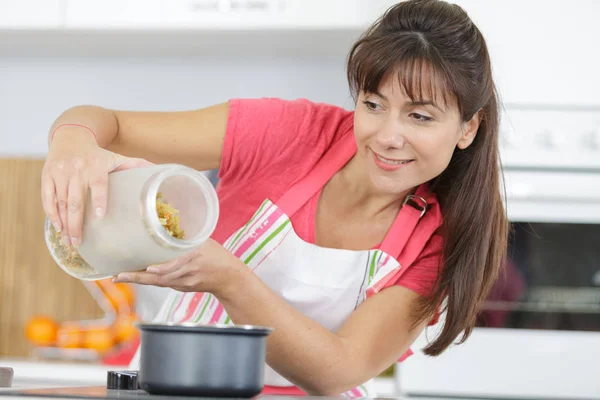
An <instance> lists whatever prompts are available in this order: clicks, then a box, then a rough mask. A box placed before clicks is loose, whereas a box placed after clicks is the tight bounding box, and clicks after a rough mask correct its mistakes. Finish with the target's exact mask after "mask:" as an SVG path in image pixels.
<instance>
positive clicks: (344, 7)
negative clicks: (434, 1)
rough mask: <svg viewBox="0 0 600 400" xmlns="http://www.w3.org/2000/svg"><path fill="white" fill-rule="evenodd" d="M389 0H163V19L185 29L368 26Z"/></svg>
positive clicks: (169, 24)
mask: <svg viewBox="0 0 600 400" xmlns="http://www.w3.org/2000/svg"><path fill="white" fill-rule="evenodd" d="M387 2H389V0H376V1H374V2H371V1H367V0H356V1H349V0H326V1H325V0H162V4H163V11H164V15H165V23H166V25H167V26H168V27H172V28H178V27H181V28H188V29H211V28H214V29H234V30H235V29H260V28H264V29H270V28H281V29H332V28H351V29H354V28H357V27H364V26H367V25H368V24H370V23H371V22H372V20H374V18H376V14H378V12H377V11H378V10H380V9H382V6H381V4H384V3H387Z"/></svg>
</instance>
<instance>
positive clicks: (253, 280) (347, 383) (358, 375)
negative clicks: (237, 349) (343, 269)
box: [217, 271, 368, 395]
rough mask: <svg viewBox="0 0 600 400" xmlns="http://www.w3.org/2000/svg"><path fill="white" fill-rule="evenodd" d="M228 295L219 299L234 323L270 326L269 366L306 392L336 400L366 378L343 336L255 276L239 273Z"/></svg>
mask: <svg viewBox="0 0 600 400" xmlns="http://www.w3.org/2000/svg"><path fill="white" fill-rule="evenodd" d="M239 274H240V275H241V277H239V279H236V281H237V282H239V283H238V284H237V285H236V287H237V288H235V289H234V288H232V290H231V291H230V293H231V294H230V295H222V296H219V295H217V297H218V298H219V301H220V302H221V303H222V304H223V307H224V308H225V310H226V311H227V313H228V315H229V317H230V318H231V320H232V321H233V322H234V323H235V324H249V325H261V326H268V327H274V328H275V329H274V331H273V332H272V333H271V335H270V336H269V338H268V340H267V363H268V364H269V365H270V366H271V367H272V368H273V369H275V370H276V371H277V372H278V373H279V374H281V375H282V376H284V377H285V378H286V379H288V380H289V381H290V382H292V383H294V384H295V385H297V386H298V387H300V388H301V389H303V390H304V391H306V392H308V393H310V394H317V395H339V394H340V393H343V392H345V391H346V390H349V389H351V388H352V387H355V386H357V385H360V384H361V383H363V381H364V380H366V379H368V378H367V377H365V376H364V375H365V372H364V371H362V368H361V366H360V363H358V364H357V363H352V362H351V360H353V359H354V357H352V354H351V350H350V348H349V346H347V345H346V343H345V342H344V341H343V339H342V338H341V337H339V336H338V335H336V334H335V333H333V332H331V331H329V330H327V329H326V328H324V327H323V326H322V325H320V324H319V323H317V322H315V321H314V320H312V319H310V318H308V317H307V316H305V315H303V314H301V313H300V312H298V311H297V310H295V309H294V308H292V307H291V306H290V305H289V304H287V303H286V302H285V301H284V300H283V299H282V298H281V297H279V296H278V295H276V294H275V293H274V292H272V291H271V290H270V289H269V288H268V287H267V286H266V285H265V284H264V283H263V282H262V281H261V280H260V279H259V278H258V277H257V276H256V275H255V274H253V273H252V272H250V271H247V273H246V272H245V271H239Z"/></svg>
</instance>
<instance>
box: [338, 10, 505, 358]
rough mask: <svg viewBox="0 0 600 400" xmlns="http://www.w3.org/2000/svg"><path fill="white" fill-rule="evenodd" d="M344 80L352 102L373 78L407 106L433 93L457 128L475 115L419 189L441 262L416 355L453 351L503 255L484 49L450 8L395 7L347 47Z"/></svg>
mask: <svg viewBox="0 0 600 400" xmlns="http://www.w3.org/2000/svg"><path fill="white" fill-rule="evenodd" d="M347 73H348V82H349V84H350V88H351V91H352V94H353V96H354V98H355V99H356V98H357V96H358V94H359V93H360V92H366V93H377V92H378V89H379V86H380V84H381V82H382V80H383V79H385V77H386V76H388V74H390V73H397V75H398V79H399V83H400V86H401V87H402V89H403V90H404V91H405V93H406V95H407V96H409V97H410V98H411V99H412V100H423V94H424V93H429V94H433V95H435V94H436V93H437V94H438V95H441V97H442V99H443V101H444V102H445V103H446V104H449V102H450V101H452V102H453V104H456V105H457V106H458V109H459V112H460V115H461V118H462V120H463V121H465V122H466V121H470V120H471V119H472V118H473V116H474V115H475V114H476V113H479V116H480V118H481V123H480V125H479V129H478V131H477V135H476V137H475V140H474V141H473V143H472V144H471V145H470V146H469V147H467V148H466V149H464V150H460V149H458V148H456V149H455V151H454V154H453V155H452V158H451V160H450V163H449V165H448V168H447V169H446V170H445V171H444V172H442V173H441V174H440V175H439V176H438V177H436V178H434V179H433V180H432V181H431V182H430V183H429V187H430V190H432V191H433V192H434V193H435V194H436V195H437V197H438V200H439V202H440V206H441V210H442V214H443V218H444V221H443V224H442V227H441V229H440V233H441V234H442V236H443V238H444V248H443V262H442V265H441V266H440V272H439V274H438V279H437V283H436V286H435V288H434V290H433V291H432V293H431V295H430V296H428V297H424V298H423V299H422V302H421V303H420V305H419V307H418V308H417V310H416V313H417V317H418V318H417V319H418V320H419V321H423V320H426V319H428V318H431V316H432V315H433V314H434V312H435V311H436V309H438V307H439V306H440V305H441V304H445V305H444V309H443V310H442V311H445V312H446V317H445V322H444V326H443V328H442V330H441V333H440V335H439V336H438V337H437V338H436V339H435V340H434V341H433V342H432V343H430V344H429V345H428V346H427V347H426V348H425V349H424V352H425V353H426V354H428V355H434V356H435V355H439V354H441V353H442V352H443V351H444V350H445V349H446V348H447V347H448V346H450V345H451V344H452V343H453V342H454V340H455V339H456V338H457V337H458V336H459V335H460V334H461V333H462V338H461V339H460V341H459V343H463V342H464V341H465V340H466V339H467V338H468V337H469V335H470V334H471V331H472V329H473V327H474V325H475V320H476V318H477V315H478V313H479V311H480V309H481V306H482V304H483V302H484V301H485V299H486V297H487V295H488V293H489V291H490V289H491V288H492V285H493V284H494V282H495V281H496V279H497V277H498V272H499V270H500V267H501V265H502V264H503V263H504V261H505V257H506V250H507V236H508V221H507V217H506V213H505V210H504V204H503V202H502V198H503V197H502V195H501V185H500V177H501V165H500V157H499V153H498V125H499V117H498V114H499V111H498V105H499V101H498V97H497V92H496V88H495V85H494V82H493V79H492V69H491V63H490V57H489V53H488V50H487V46H486V43H485V40H484V38H483V36H482V34H481V32H480V31H479V29H478V28H477V27H476V26H475V24H474V23H473V22H472V21H471V19H470V18H469V16H468V15H467V13H466V12H465V11H464V10H463V9H462V8H460V7H459V6H457V5H454V4H450V3H447V2H444V1H438V0H409V1H403V2H401V3H399V4H397V5H395V6H393V7H391V8H389V9H388V10H387V11H386V12H385V14H384V15H383V16H382V17H381V18H380V19H379V20H377V21H376V22H375V24H373V26H372V27H371V28H369V29H368V30H367V31H366V32H365V33H364V34H363V36H362V37H360V38H359V40H358V41H357V42H356V43H355V44H354V46H353V47H352V49H351V51H350V53H349V56H348V65H347ZM425 73H427V78H426V77H425V76H424V74H425Z"/></svg>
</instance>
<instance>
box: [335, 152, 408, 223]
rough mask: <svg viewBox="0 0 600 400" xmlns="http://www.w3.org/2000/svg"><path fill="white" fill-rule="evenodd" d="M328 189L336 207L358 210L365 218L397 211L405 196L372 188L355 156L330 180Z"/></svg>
mask: <svg viewBox="0 0 600 400" xmlns="http://www.w3.org/2000/svg"><path fill="white" fill-rule="evenodd" d="M328 186H330V187H329V189H333V190H334V193H336V197H337V202H338V206H339V207H340V208H342V209H346V210H352V211H355V210H360V212H361V214H363V215H365V216H367V217H377V216H379V215H381V214H382V213H387V212H390V211H394V212H395V211H397V210H398V208H399V207H400V204H401V202H402V201H403V199H404V197H405V195H406V194H408V191H407V193H406V194H390V193H381V192H380V191H378V190H377V188H375V187H374V186H373V183H372V181H371V180H370V178H369V176H368V175H367V174H366V173H365V170H364V166H363V165H362V163H361V162H360V160H359V159H358V158H357V156H356V155H355V156H354V157H352V159H351V160H350V161H349V162H348V163H347V164H346V165H345V166H344V167H343V168H342V169H341V170H340V171H339V172H338V173H337V174H335V175H334V177H333V178H332V179H331V181H330V182H329V183H328Z"/></svg>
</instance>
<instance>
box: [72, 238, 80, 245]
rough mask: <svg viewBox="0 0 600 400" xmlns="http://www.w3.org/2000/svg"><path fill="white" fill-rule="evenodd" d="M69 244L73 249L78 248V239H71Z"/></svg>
mask: <svg viewBox="0 0 600 400" xmlns="http://www.w3.org/2000/svg"><path fill="white" fill-rule="evenodd" d="M71 244H72V245H73V247H78V246H79V244H80V242H79V239H77V238H75V237H72V238H71Z"/></svg>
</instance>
